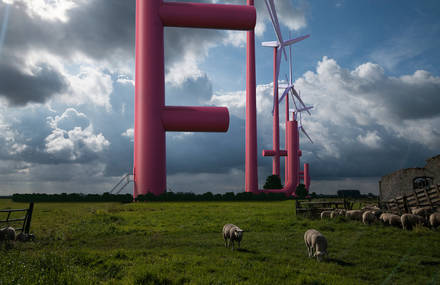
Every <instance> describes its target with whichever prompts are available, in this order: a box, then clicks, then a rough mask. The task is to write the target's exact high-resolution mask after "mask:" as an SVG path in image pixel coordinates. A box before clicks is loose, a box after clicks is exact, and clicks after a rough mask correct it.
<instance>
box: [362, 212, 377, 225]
mask: <svg viewBox="0 0 440 285" xmlns="http://www.w3.org/2000/svg"><path fill="white" fill-rule="evenodd" d="M376 221H377V218H376V215H375V214H374V211H365V212H364V213H363V214H362V223H364V224H365V225H369V224H372V223H375V222H376Z"/></svg>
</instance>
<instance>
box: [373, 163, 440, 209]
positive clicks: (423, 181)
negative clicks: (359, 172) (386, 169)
mask: <svg viewBox="0 0 440 285" xmlns="http://www.w3.org/2000/svg"><path fill="white" fill-rule="evenodd" d="M435 184H440V155H437V156H434V157H431V158H429V159H427V160H426V165H425V166H424V167H415V168H405V169H400V170H397V171H395V172H393V173H390V174H388V175H385V176H383V177H382V179H381V180H380V181H379V193H380V200H381V201H387V200H390V199H393V198H395V197H396V196H403V195H406V194H412V193H413V192H414V190H415V189H420V188H425V187H430V186H432V185H435Z"/></svg>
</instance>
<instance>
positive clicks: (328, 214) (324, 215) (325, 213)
mask: <svg viewBox="0 0 440 285" xmlns="http://www.w3.org/2000/svg"><path fill="white" fill-rule="evenodd" d="M332 212H333V211H322V212H321V220H322V219H324V218H330V217H331V213H332Z"/></svg>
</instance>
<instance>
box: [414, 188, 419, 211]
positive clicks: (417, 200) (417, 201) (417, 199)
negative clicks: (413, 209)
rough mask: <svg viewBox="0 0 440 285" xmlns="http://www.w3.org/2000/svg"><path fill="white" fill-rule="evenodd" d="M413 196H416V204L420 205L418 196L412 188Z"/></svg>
mask: <svg viewBox="0 0 440 285" xmlns="http://www.w3.org/2000/svg"><path fill="white" fill-rule="evenodd" d="M413 193H414V196H415V198H416V203H417V206H418V207H420V202H419V197H417V192H416V191H415V190H414V189H413Z"/></svg>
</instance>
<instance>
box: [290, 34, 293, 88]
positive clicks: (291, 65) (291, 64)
mask: <svg viewBox="0 0 440 285" xmlns="http://www.w3.org/2000/svg"><path fill="white" fill-rule="evenodd" d="M289 36H290V33H289ZM289 72H290V73H289V75H290V77H289V79H290V81H289V83H290V84H292V83H293V82H292V81H293V63H292V46H289Z"/></svg>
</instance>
